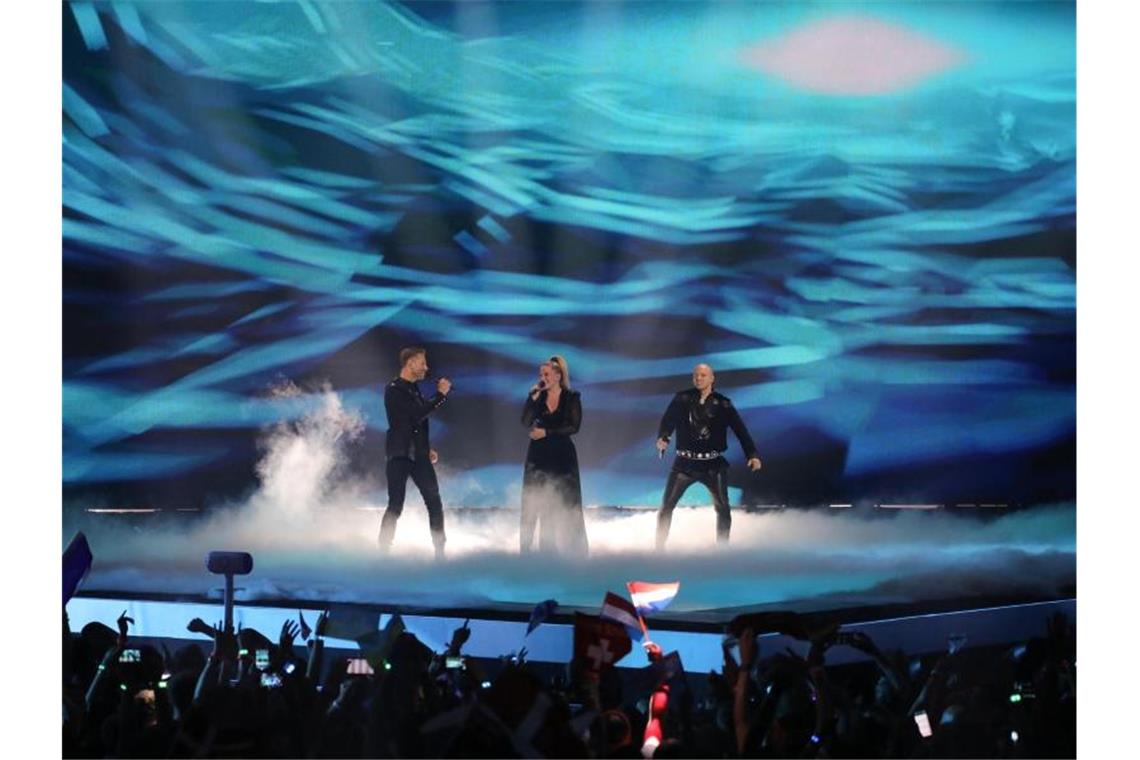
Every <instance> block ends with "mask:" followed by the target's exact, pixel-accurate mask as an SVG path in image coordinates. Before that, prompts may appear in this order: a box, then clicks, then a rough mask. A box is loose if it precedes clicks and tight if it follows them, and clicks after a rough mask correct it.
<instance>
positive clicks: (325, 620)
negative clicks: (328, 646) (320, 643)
mask: <svg viewBox="0 0 1140 760" xmlns="http://www.w3.org/2000/svg"><path fill="white" fill-rule="evenodd" d="M328 627H329V611H328V610H325V611H324V612H322V613H321V614H320V615H318V616H317V623H316V627H315V628H314V629H313V635H314V636H316V637H317V638H318V639H320V638H323V637H324V635H325V629H326V628H328Z"/></svg>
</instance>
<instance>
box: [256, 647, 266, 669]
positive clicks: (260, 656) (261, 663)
mask: <svg viewBox="0 0 1140 760" xmlns="http://www.w3.org/2000/svg"><path fill="white" fill-rule="evenodd" d="M253 663H254V665H256V666H257V669H258V670H268V669H269V650H268V649H258V650H257V651H256V652H254V655H253Z"/></svg>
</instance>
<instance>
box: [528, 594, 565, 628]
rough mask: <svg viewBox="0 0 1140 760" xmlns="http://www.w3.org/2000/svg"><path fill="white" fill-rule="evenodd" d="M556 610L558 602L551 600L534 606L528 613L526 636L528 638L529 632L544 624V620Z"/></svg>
mask: <svg viewBox="0 0 1140 760" xmlns="http://www.w3.org/2000/svg"><path fill="white" fill-rule="evenodd" d="M556 609H558V602H556V601H554V600H553V599H547V600H546V601H545V602H539V603H538V604H536V605H534V609H533V610H532V611H531V613H530V623H528V624H527V626H526V635H527V636H529V635H530V632H531V631H533V630H534V629H535V628H538V627H539V626H540V625H542V624H543V623H545V622H546V619H547V618H549V617H550V616H551V615H553V614H554V611H555V610H556Z"/></svg>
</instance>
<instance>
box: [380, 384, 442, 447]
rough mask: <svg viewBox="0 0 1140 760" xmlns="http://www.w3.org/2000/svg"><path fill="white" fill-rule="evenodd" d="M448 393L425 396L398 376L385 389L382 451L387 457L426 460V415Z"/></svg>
mask: <svg viewBox="0 0 1140 760" xmlns="http://www.w3.org/2000/svg"><path fill="white" fill-rule="evenodd" d="M446 398H447V396H444V395H443V394H442V393H437V394H435V395H434V396H432V397H431V398H430V399H425V398H424V397H423V394H421V393H420V389H419V386H418V385H416V384H415V383H413V382H411V381H410V380H405V379H403V378H402V377H397V378H395V379H393V380H392V382H390V383H388V386H387V387H386V388H385V389H384V411H385V412H387V413H388V436H387V441H386V443H385V447H384V451H385V454H387V456H388V458H389V459H391V458H393V457H408V458H411V459H427V456H428V452H429V451H430V450H431V444H430V443H429V442H428V415H429V414H431V413H432V412H434V411H435V410H436V409H438V408H439V405H440V404H442V403H443V402H444V400H445V399H446Z"/></svg>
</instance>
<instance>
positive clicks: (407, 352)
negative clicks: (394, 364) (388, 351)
mask: <svg viewBox="0 0 1140 760" xmlns="http://www.w3.org/2000/svg"><path fill="white" fill-rule="evenodd" d="M426 353H427V349H426V348H420V347H419V346H408V347H407V348H401V349H400V369H403V368H404V367H406V366H408V362H410V361H411V360H412V359H414V358H416V357H417V356H419V355H420V354H426Z"/></svg>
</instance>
